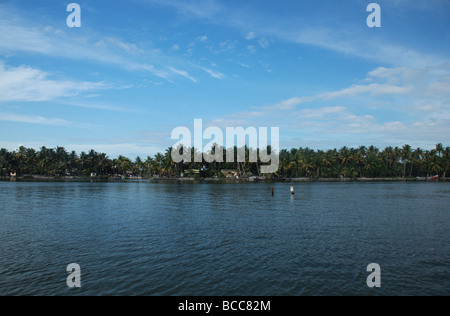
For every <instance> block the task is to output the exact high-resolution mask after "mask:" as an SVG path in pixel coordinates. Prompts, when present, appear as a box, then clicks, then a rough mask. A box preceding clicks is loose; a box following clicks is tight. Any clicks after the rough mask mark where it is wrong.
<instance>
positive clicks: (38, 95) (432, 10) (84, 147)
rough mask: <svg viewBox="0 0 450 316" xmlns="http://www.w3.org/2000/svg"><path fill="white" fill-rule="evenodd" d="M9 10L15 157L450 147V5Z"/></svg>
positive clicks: (213, 2) (48, 2) (102, 5)
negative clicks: (235, 141) (197, 147)
mask: <svg viewBox="0 0 450 316" xmlns="http://www.w3.org/2000/svg"><path fill="white" fill-rule="evenodd" d="M70 2H71V1H61V0H40V1H29V0H27V1H23V0H14V1H12V0H0V147H2V148H7V149H9V150H15V149H17V148H18V147H19V146H22V145H23V146H26V147H31V148H35V149H39V148H40V147H42V146H46V147H50V148H51V147H56V146H63V147H65V148H66V150H75V151H77V152H81V151H89V150H90V149H95V150H96V151H98V152H104V153H107V154H108V155H109V156H110V157H111V158H114V157H117V156H118V155H120V154H122V155H125V156H127V157H130V158H135V157H137V156H140V157H146V156H151V155H154V154H156V153H157V152H165V150H166V149H167V148H168V147H170V146H173V145H174V144H175V143H176V142H177V141H178V140H172V139H171V134H172V131H173V129H174V128H176V127H179V126H186V127H188V128H190V129H192V130H193V124H194V119H202V120H203V125H204V127H205V128H206V127H208V126H217V127H219V128H221V129H223V131H224V132H225V128H226V127H239V126H242V127H245V128H246V127H268V128H269V129H270V127H279V128H280V147H281V148H286V149H290V148H294V147H296V148H298V147H309V148H313V149H322V150H326V149H334V148H340V147H343V146H347V147H359V146H362V145H364V146H369V145H375V146H377V147H380V148H384V147H387V146H402V145H404V144H410V145H411V146H412V147H414V148H417V147H421V148H424V149H431V148H433V147H434V146H435V145H436V144H437V143H443V144H444V145H446V146H450V32H449V31H450V19H449V17H450V2H449V1H448V0H414V1H407V0H378V1H375V2H376V3H378V4H379V5H380V8H381V28H369V27H368V26H367V23H366V21H367V17H368V16H369V14H370V12H367V6H368V5H369V4H370V3H371V2H374V1H365V0H342V1H332V0H327V1H325V0H283V1H272V0H239V1H237V0H196V1H193V0H129V1H104V0H95V1H93V0H89V1H88V0H83V1H82V0H79V1H77V2H76V3H78V4H79V5H80V8H81V27H80V28H69V27H68V26H67V24H66V20H67V17H68V16H69V14H70V12H67V11H66V8H67V6H68V4H69V3H70Z"/></svg>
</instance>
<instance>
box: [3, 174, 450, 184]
mask: <svg viewBox="0 0 450 316" xmlns="http://www.w3.org/2000/svg"><path fill="white" fill-rule="evenodd" d="M0 181H1V182H15V181H17V182H139V181H149V182H166V183H167V182H178V183H200V182H211V183H236V184H240V183H314V182H448V181H450V178H439V179H438V180H433V179H431V178H430V179H426V178H421V179H417V178H406V179H405V178H281V179H264V178H258V177H252V178H240V179H234V178H166V177H155V178H127V179H117V178H112V177H106V176H105V177H51V176H20V177H0Z"/></svg>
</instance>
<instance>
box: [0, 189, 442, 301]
mask: <svg viewBox="0 0 450 316" xmlns="http://www.w3.org/2000/svg"><path fill="white" fill-rule="evenodd" d="M290 186H291V184H275V185H274V187H275V196H274V197H272V195H271V188H272V184H168V183H166V184H164V183H151V182H131V183H21V182H15V183H9V182H0V295H189V296H209V295H217V296H230V295H258V296H259V295H261V296H266V295H270V296H281V295H283V296H298V295H450V233H449V232H450V231H449V228H450V183H415V182H414V183H403V182H399V183H308V184H296V185H295V189H296V195H295V196H291V195H290V192H289V191H290ZM71 263H77V264H79V265H80V266H81V282H82V287H81V288H79V289H69V288H68V287H67V285H66V278H67V276H68V273H67V272H66V268H67V266H68V265H69V264H71ZM371 263H377V264H379V265H380V266H381V282H382V287H381V288H377V289H370V288H368V286H367V284H366V279H367V277H368V276H369V274H370V273H369V272H367V271H366V268H367V266H368V265H369V264H371Z"/></svg>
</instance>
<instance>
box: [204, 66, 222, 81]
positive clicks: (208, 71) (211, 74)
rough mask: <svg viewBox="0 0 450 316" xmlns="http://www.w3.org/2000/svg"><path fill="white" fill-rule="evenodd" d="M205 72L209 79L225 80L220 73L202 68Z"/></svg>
mask: <svg viewBox="0 0 450 316" xmlns="http://www.w3.org/2000/svg"><path fill="white" fill-rule="evenodd" d="M202 69H203V70H204V71H205V72H207V73H208V74H209V75H210V76H211V77H213V78H216V79H220V80H223V79H224V78H225V75H224V74H223V73H220V72H216V71H213V70H211V69H209V68H202Z"/></svg>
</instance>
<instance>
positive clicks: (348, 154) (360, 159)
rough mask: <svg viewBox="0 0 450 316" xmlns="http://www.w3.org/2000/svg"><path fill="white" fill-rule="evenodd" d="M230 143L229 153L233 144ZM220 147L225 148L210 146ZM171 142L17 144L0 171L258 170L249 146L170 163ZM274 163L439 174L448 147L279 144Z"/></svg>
mask: <svg viewBox="0 0 450 316" xmlns="http://www.w3.org/2000/svg"><path fill="white" fill-rule="evenodd" d="M234 149H235V157H236V152H237V150H236V149H237V148H234ZM216 150H218V151H219V152H221V151H222V152H223V153H224V157H225V156H226V149H224V148H223V147H222V148H215V147H214V151H213V152H212V153H213V154H214V153H215V151H216ZM171 151H172V148H168V149H167V150H166V152H165V153H164V154H161V153H158V154H156V155H155V156H154V157H150V156H148V157H147V158H146V160H143V159H142V158H140V157H138V158H136V159H135V161H132V160H130V159H129V158H127V157H124V156H119V157H117V158H115V159H110V158H109V157H108V156H107V155H106V154H104V153H98V152H96V151H95V150H91V151H89V153H85V152H82V153H81V154H79V155H78V154H77V153H76V152H70V153H69V152H67V151H66V150H65V149H64V148H63V147H57V148H54V149H53V148H52V149H49V148H46V147H42V148H41V149H40V150H39V151H36V150H34V149H31V148H25V147H20V148H19V149H17V150H15V151H13V152H9V151H8V150H6V149H0V176H8V175H9V174H10V173H11V172H16V173H17V174H18V175H20V176H27V175H42V176H53V177H57V176H87V177H88V176H90V175H91V174H96V175H97V176H112V175H125V176H140V177H154V176H160V177H179V176H180V174H181V173H184V172H186V171H187V170H201V175H200V176H201V177H215V176H216V177H224V175H223V174H222V172H221V171H222V170H236V171H237V172H238V174H239V175H240V176H241V177H242V176H244V175H255V176H261V174H260V170H261V165H263V164H262V163H261V162H260V161H258V162H256V163H255V162H250V161H249V153H250V150H249V149H248V148H247V147H246V148H245V152H246V159H245V161H244V162H239V163H237V162H213V163H207V162H206V161H203V162H202V163H197V162H194V159H193V158H194V155H196V154H198V151H197V150H195V149H194V148H191V157H192V162H188V163H175V162H174V161H173V160H172V156H171ZM279 156H280V167H279V170H278V172H277V173H275V174H272V175H270V178H302V177H306V178H338V177H348V178H358V177H368V178H378V177H403V178H411V177H417V176H420V177H424V176H430V175H433V176H434V175H439V176H442V177H446V176H447V175H448V172H449V168H450V147H444V146H443V145H442V144H438V145H436V148H435V149H433V150H422V149H420V148H417V149H415V150H414V149H412V148H411V146H409V145H405V146H403V147H402V148H400V147H395V148H393V147H387V148H385V149H384V150H382V151H381V150H379V149H378V148H376V147H374V146H370V147H365V146H362V147H359V148H347V147H343V148H340V149H331V150H328V151H322V150H317V151H316V150H312V149H310V148H293V149H291V150H289V151H288V150H286V149H284V150H281V152H280V153H279Z"/></svg>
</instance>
